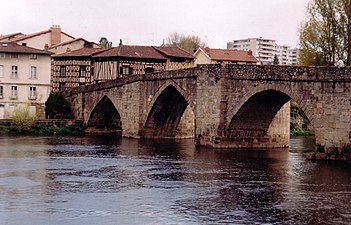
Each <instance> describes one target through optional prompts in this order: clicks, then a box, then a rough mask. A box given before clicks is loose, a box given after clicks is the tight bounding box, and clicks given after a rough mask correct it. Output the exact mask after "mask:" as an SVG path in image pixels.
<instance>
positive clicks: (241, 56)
mask: <svg viewBox="0 0 351 225" xmlns="http://www.w3.org/2000/svg"><path fill="white" fill-rule="evenodd" d="M204 51H205V52H206V54H207V55H208V56H210V58H211V59H212V60H216V61H233V62H253V63H255V62H257V59H256V58H255V57H254V56H253V55H252V54H250V53H249V52H247V51H242V50H232V49H230V50H229V49H213V48H205V49H204Z"/></svg>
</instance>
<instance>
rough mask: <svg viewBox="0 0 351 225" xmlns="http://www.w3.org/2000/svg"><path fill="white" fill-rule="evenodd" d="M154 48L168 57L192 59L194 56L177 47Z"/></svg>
mask: <svg viewBox="0 0 351 225" xmlns="http://www.w3.org/2000/svg"><path fill="white" fill-rule="evenodd" d="M154 48H155V49H156V50H157V51H159V52H161V53H163V54H165V55H166V56H168V57H177V58H186V59H193V58H194V56H193V55H191V54H190V53H189V52H187V51H185V50H183V49H181V48H179V47H163V46H162V47H155V46H154Z"/></svg>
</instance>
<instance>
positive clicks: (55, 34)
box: [50, 25, 61, 46]
mask: <svg viewBox="0 0 351 225" xmlns="http://www.w3.org/2000/svg"><path fill="white" fill-rule="evenodd" d="M50 31H51V46H53V45H57V44H60V43H61V27H60V25H53V26H52V27H50Z"/></svg>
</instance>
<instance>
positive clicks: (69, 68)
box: [51, 48, 108, 91]
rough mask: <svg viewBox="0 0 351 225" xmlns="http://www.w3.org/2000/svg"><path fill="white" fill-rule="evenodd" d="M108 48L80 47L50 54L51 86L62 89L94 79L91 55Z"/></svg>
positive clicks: (54, 88)
mask: <svg viewBox="0 0 351 225" xmlns="http://www.w3.org/2000/svg"><path fill="white" fill-rule="evenodd" d="M107 50H108V49H103V48H102V49H99V48H81V49H78V50H74V51H69V52H66V53H63V54H57V55H52V62H51V64H52V65H51V84H52V85H51V87H52V90H53V91H64V90H67V89H70V88H73V87H78V86H81V85H85V84H89V83H92V82H93V81H94V77H93V66H92V62H93V60H92V57H93V55H95V54H98V53H101V52H103V51H107Z"/></svg>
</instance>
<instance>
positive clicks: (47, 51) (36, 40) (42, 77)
mask: <svg viewBox="0 0 351 225" xmlns="http://www.w3.org/2000/svg"><path fill="white" fill-rule="evenodd" d="M0 45H1V50H2V51H3V52H1V53H0V54H2V57H0V69H1V71H0V72H1V73H2V74H3V75H2V77H1V76H0V91H1V93H2V94H3V97H2V98H1V102H0V119H2V118H9V117H10V116H11V113H12V112H13V109H14V107H15V106H16V105H19V104H23V103H25V102H28V101H29V103H30V104H31V106H30V107H31V110H32V111H33V112H34V111H35V113H36V115H37V117H38V118H45V115H44V103H45V101H46V100H47V98H48V96H49V93H50V88H51V82H50V81H51V79H52V78H51V60H50V55H51V54H53V53H56V54H59V53H65V52H71V51H74V50H78V49H82V48H83V49H86V48H90V49H99V48H100V46H99V45H98V44H96V43H94V42H89V41H87V40H85V39H83V38H75V37H73V36H72V35H69V34H67V33H65V32H63V31H62V30H61V27H60V26H52V27H50V29H48V30H44V31H40V32H36V33H33V34H28V35H25V34H23V33H14V34H8V35H1V36H0ZM14 56H16V57H14ZM33 57H35V58H33ZM76 64H77V65H79V66H78V70H79V71H80V70H81V72H82V73H83V71H84V69H83V68H86V73H87V74H88V72H89V68H90V61H88V64H84V63H83V64H82V63H80V61H79V63H76ZM76 64H74V65H72V66H77V65H76ZM68 68H77V67H68ZM16 71H17V72H16ZM13 74H17V76H13ZM67 74H70V73H67ZM0 75H1V74H0ZM33 76H34V77H35V78H33ZM89 79H90V76H89ZM79 81H80V80H78V81H77V83H78V84H80V82H79ZM88 81H89V80H88V78H87V80H85V81H84V83H85V82H88ZM62 83H64V81H63V82H62ZM28 90H29V91H28ZM9 91H13V93H11V94H14V93H16V95H11V96H8V94H9V93H10V92H9ZM27 95H29V97H28V96H27Z"/></svg>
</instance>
